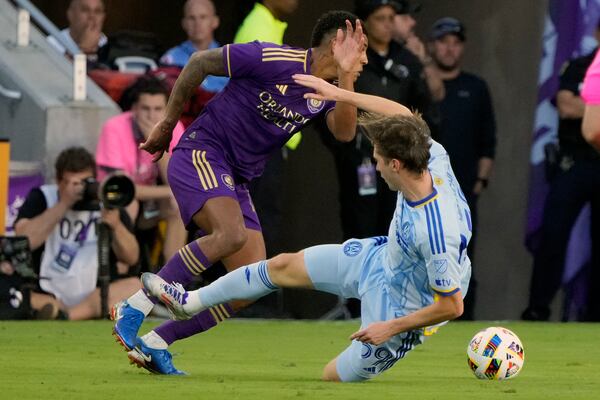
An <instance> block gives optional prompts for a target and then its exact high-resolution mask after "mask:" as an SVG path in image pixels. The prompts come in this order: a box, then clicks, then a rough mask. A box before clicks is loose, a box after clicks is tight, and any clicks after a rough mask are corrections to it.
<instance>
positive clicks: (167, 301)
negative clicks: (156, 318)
mask: <svg viewBox="0 0 600 400" xmlns="http://www.w3.org/2000/svg"><path fill="white" fill-rule="evenodd" d="M142 285H144V288H146V290H147V291H148V292H150V294H151V295H152V296H154V297H156V298H157V299H159V300H160V301H161V302H162V303H163V304H164V305H165V306H166V307H167V309H168V310H169V312H170V313H171V316H172V319H174V320H177V321H184V320H187V319H190V318H192V316H193V314H189V313H187V312H186V311H185V310H184V309H183V306H184V305H185V304H186V303H187V297H188V292H186V290H185V289H184V288H183V286H181V284H180V283H176V282H173V284H169V283H167V282H166V281H165V280H164V279H163V278H161V277H160V276H158V275H156V274H152V273H150V272H144V273H143V274H142Z"/></svg>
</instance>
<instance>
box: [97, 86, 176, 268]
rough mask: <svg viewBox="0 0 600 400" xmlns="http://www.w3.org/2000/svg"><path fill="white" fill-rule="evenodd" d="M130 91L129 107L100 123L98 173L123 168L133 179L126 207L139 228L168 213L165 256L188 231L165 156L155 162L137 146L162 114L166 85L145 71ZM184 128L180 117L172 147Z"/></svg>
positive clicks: (149, 224)
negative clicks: (131, 196) (132, 195)
mask: <svg viewBox="0 0 600 400" xmlns="http://www.w3.org/2000/svg"><path fill="white" fill-rule="evenodd" d="M130 92H131V94H132V101H133V105H132V107H131V111H126V112H124V113H122V114H119V115H117V116H115V117H112V118H111V119H109V120H108V121H106V123H105V124H104V126H103V127H102V132H101V134H100V138H99V140H98V147H97V149H96V159H97V165H98V177H99V179H103V178H104V177H105V176H106V175H107V174H108V173H111V172H115V171H122V172H124V173H125V174H127V175H128V176H129V177H130V178H131V179H132V180H133V182H134V183H135V185H136V187H135V189H136V190H135V192H136V193H135V199H136V201H134V202H132V203H131V205H130V206H129V207H128V212H129V214H130V217H131V219H132V220H134V221H136V227H137V228H138V230H148V229H150V228H154V227H155V226H156V224H157V223H158V220H159V219H166V222H167V229H166V234H165V239H164V244H163V255H164V257H165V259H167V260H168V259H170V258H171V257H172V256H173V254H175V252H176V251H177V250H178V249H179V248H180V247H182V246H183V245H184V244H185V243H186V241H187V232H186V230H185V228H184V226H183V223H182V222H181V219H180V218H179V212H178V208H177V203H176V202H175V199H174V197H173V193H172V192H171V188H170V187H169V185H168V182H167V165H168V162H169V157H168V155H167V157H163V158H162V159H161V160H160V161H159V162H158V163H153V162H152V156H151V155H150V154H148V153H147V152H145V151H142V150H140V149H139V148H138V147H139V145H140V143H143V142H145V141H146V139H147V138H148V136H149V135H150V132H151V131H152V128H153V127H154V125H155V124H156V123H157V122H158V121H160V120H162V118H164V116H165V110H166V107H167V100H168V97H169V91H168V89H167V88H166V87H165V85H163V83H162V82H161V81H159V80H158V79H157V78H153V77H146V76H144V77H141V78H139V79H138V80H137V81H136V82H135V83H134V85H133V86H132V87H131V89H130ZM183 131H184V128H183V125H182V124H181V123H178V124H177V125H176V127H175V129H174V131H173V140H172V142H171V147H170V148H171V149H172V148H173V147H174V146H175V145H176V144H177V142H179V139H180V138H181V135H182V134H183ZM138 234H141V233H139V232H138Z"/></svg>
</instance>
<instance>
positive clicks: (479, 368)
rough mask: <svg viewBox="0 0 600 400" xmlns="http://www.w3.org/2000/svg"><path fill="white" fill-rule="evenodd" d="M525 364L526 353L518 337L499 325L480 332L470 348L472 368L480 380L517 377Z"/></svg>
mask: <svg viewBox="0 0 600 400" xmlns="http://www.w3.org/2000/svg"><path fill="white" fill-rule="evenodd" d="M524 361H525V352H524V350H523V345H522V344H521V341H520V340H519V338H518V337H517V335H515V334H514V333H513V332H511V331H509V330H508V329H506V328H502V327H499V326H492V327H490V328H486V329H484V330H482V331H479V332H477V334H476V335H475V336H473V339H471V341H470V342H469V346H468V347H467V362H468V363H469V368H471V370H472V371H473V373H474V374H475V376H476V377H477V378H479V379H491V380H498V381H501V380H504V379H511V378H514V377H515V376H517V375H518V374H519V372H520V371H521V369H522V368H523V362H524Z"/></svg>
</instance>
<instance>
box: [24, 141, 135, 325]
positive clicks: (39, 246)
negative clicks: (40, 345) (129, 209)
mask: <svg viewBox="0 0 600 400" xmlns="http://www.w3.org/2000/svg"><path fill="white" fill-rule="evenodd" d="M55 166H56V179H57V184H51V185H43V186H42V187H40V188H36V189H33V190H32V191H31V192H30V193H29V195H28V196H27V199H26V200H25V203H24V204H23V206H22V207H21V208H20V209H19V215H18V217H17V221H16V223H15V233H16V234H17V235H23V236H27V238H28V239H29V243H30V246H31V250H32V251H33V254H32V256H33V264H34V269H35V270H36V272H37V273H38V275H39V276H40V280H39V291H40V292H41V293H42V294H45V299H44V300H45V301H58V302H60V303H59V304H60V307H61V308H62V309H63V310H64V311H65V312H66V313H67V315H68V318H69V319H73V320H82V319H91V318H98V317H100V316H101V315H100V310H101V304H100V290H99V289H97V288H96V283H97V278H98V253H97V252H98V238H97V236H96V230H95V222H96V221H98V220H101V221H102V222H104V223H106V224H107V225H108V226H109V227H110V228H111V230H112V242H111V257H110V258H111V281H112V282H111V284H110V287H109V299H108V302H109V304H112V303H113V302H115V301H119V300H122V299H124V298H126V297H127V296H129V295H131V294H132V293H134V292H135V291H136V290H138V289H139V288H140V283H139V281H138V279H137V278H132V277H131V278H125V277H123V276H124V275H126V274H127V273H128V271H129V267H130V266H133V265H135V264H136V263H137V261H138V258H139V246H138V243H137V241H136V239H135V236H134V235H133V233H132V232H131V230H132V226H131V221H130V219H129V217H128V215H127V213H126V212H125V211H124V210H114V209H113V210H107V209H103V210H101V211H96V210H91V209H88V208H87V207H85V205H84V204H83V203H82V202H81V200H82V197H83V187H84V186H83V181H84V180H85V179H86V178H91V177H94V173H95V169H96V164H95V162H94V157H93V156H92V155H91V154H90V153H89V152H88V151H87V150H85V149H83V148H81V147H76V148H69V149H66V150H64V151H62V152H61V153H60V155H59V156H58V158H57V160H56V164H55ZM38 297H39V296H38ZM54 299H56V300H54ZM32 300H33V299H32ZM38 301H40V300H38Z"/></svg>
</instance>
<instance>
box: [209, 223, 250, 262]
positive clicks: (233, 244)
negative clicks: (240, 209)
mask: <svg viewBox="0 0 600 400" xmlns="http://www.w3.org/2000/svg"><path fill="white" fill-rule="evenodd" d="M213 234H214V237H215V245H216V248H217V249H218V250H219V253H221V254H222V256H227V255H230V254H233V253H235V252H237V251H239V250H241V248H242V247H244V244H246V241H247V240H248V233H247V232H246V229H245V228H244V227H243V226H235V225H234V226H228V227H226V228H225V229H221V230H218V231H215V232H213Z"/></svg>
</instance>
